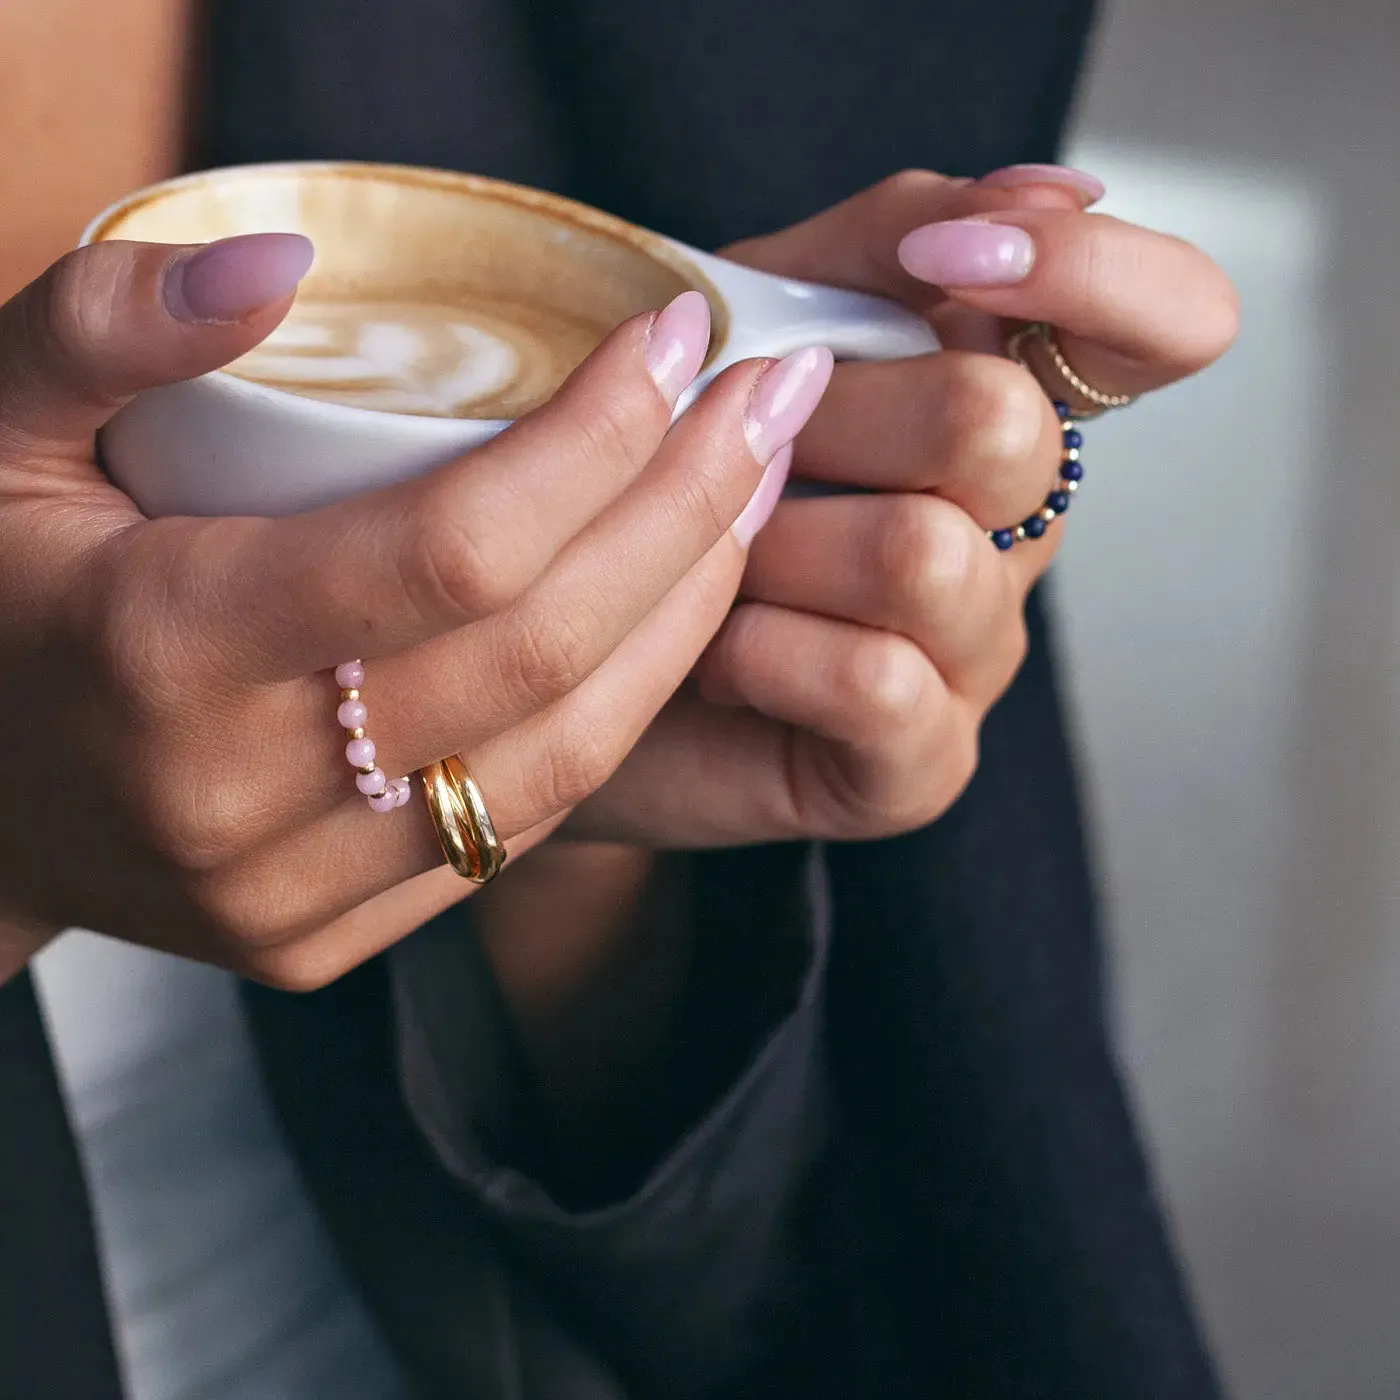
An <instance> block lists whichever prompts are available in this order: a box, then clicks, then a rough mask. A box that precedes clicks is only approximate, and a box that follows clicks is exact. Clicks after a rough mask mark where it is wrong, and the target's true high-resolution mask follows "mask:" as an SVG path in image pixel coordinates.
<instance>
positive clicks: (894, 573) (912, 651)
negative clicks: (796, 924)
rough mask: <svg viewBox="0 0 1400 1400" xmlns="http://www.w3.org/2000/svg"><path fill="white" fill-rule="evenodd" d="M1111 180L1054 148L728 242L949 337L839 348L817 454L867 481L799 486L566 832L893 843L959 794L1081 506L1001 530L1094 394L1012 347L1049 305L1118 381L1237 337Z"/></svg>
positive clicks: (814, 442)
mask: <svg viewBox="0 0 1400 1400" xmlns="http://www.w3.org/2000/svg"><path fill="white" fill-rule="evenodd" d="M1096 194H1097V191H1096V190H1095V189H1094V187H1093V182H1092V181H1089V180H1087V179H1086V178H1085V177H1083V176H1078V175H1076V174H1075V173H1073V172H1068V171H1059V170H1057V169H1053V168H1045V167H1020V168H1016V169H1013V170H1010V171H1002V172H998V173H997V174H995V175H992V176H989V177H987V178H986V179H985V180H983V181H980V182H977V183H971V182H967V181H955V180H948V179H945V178H943V177H941V176H937V175H931V174H927V173H923V172H911V173H906V174H903V175H899V176H896V177H894V178H893V179H890V180H887V181H885V182H883V183H882V184H880V185H878V186H876V187H875V188H873V189H871V190H868V191H866V192H865V193H863V194H860V195H858V196H856V197H855V198H854V199H851V200H849V201H847V202H846V203H844V204H841V205H838V206H836V207H835V208H833V209H830V210H828V211H826V212H825V213H823V214H821V215H818V216H817V217H816V218H814V219H811V220H809V221H808V222H806V223H804V224H800V225H797V226H795V227H794V228H791V229H788V230H786V231H784V232H782V233H778V234H774V235H772V236H771V237H767V238H763V239H758V240H755V241H752V242H749V243H744V244H741V245H738V246H736V247H735V248H732V249H730V250H729V252H728V255H729V256H731V257H733V258H734V259H735V260H736V261H740V262H744V263H748V264H750V265H752V266H755V267H760V268H763V269H765V270H768V271H771V272H775V273H779V274H782V275H784V276H790V277H799V278H804V279H808V280H811V281H819V282H829V283H835V284H840V285H845V286H850V287H857V288H860V289H863V290H867V291H872V292H877V293H881V294H884V295H886V296H891V297H895V298H897V299H899V300H900V301H903V302H904V303H906V304H907V305H909V306H910V307H912V308H914V309H915V310H917V311H919V312H921V313H922V314H924V315H925V316H927V318H928V319H929V321H930V323H931V324H932V325H933V327H934V329H935V330H936V331H937V333H938V335H939V338H940V341H941V342H942V344H943V346H944V347H945V348H944V350H943V352H942V353H939V354H935V355H930V356H926V357H923V358H920V359H915V360H904V361H897V362H889V363H881V364H868V363H849V364H843V365H840V366H838V368H837V371H836V375H835V378H834V379H833V382H832V385H831V387H830V389H829V390H828V392H827V395H826V398H825V400H824V401H823V403H822V405H821V406H820V407H819V408H818V410H817V413H816V415H815V416H814V417H813V419H812V420H811V423H810V424H809V426H808V427H807V429H806V430H805V431H804V433H803V434H802V436H801V438H800V439H799V440H798V443H797V446H796V459H795V465H794V475H795V476H798V477H807V478H812V479H814V480H817V481H821V482H828V483H833V484H836V485H840V486H846V487H854V488H859V489H860V491H861V494H846V495H825V496H820V497H815V498H791V497H790V498H788V499H785V500H784V501H783V502H782V503H781V504H780V505H779V506H778V508H777V510H776V511H775V513H774V514H773V516H772V519H771V521H770V523H769V524H768V525H767V526H766V528H764V529H763V531H762V532H761V533H760V534H759V535H758V536H757V538H756V540H755V541H754V544H753V547H752V551H751V554H750V559H749V564H748V570H747V573H746V575H745V579H744V585H743V591H742V597H741V600H740V602H739V604H738V605H737V606H736V607H735V609H734V610H733V612H732V613H731V615H730V617H729V619H728V621H727V622H726V623H725V625H724V627H723V629H722V630H721V632H720V633H719V635H718V637H717V638H716V639H715V641H714V643H713V645H712V646H711V647H710V649H709V651H708V653H707V654H706V656H705V657H704V659H703V660H702V662H701V664H700V666H699V667H698V668H697V671H696V673H695V677H694V680H693V682H692V684H690V685H688V686H687V688H686V689H685V690H684V691H682V692H681V693H680V694H679V695H678V696H677V697H676V698H675V699H674V700H673V701H672V702H671V703H670V705H669V706H668V707H667V709H666V710H665V711H664V712H663V713H662V715H661V716H660V717H659V718H658V719H657V721H656V722H655V723H654V724H653V726H652V727H651V729H650V730H649V731H648V733H647V735H646V736H645V738H644V739H643V740H642V741H641V743H640V744H639V745H638V746H637V748H636V749H635V750H634V751H633V753H632V755H631V756H630V758H629V759H628V760H627V761H626V762H625V763H624V765H623V767H622V768H621V770H620V771H619V772H618V773H617V774H616V776H615V777H614V778H613V779H612V780H611V781H610V782H609V783H608V784H607V785H606V786H605V787H604V788H603V789H601V790H600V791H599V792H598V793H597V794H596V795H595V796H593V797H592V798H590V799H589V800H588V801H587V802H585V803H584V804H583V806H582V807H580V808H579V809H578V810H577V811H576V812H575V813H574V815H573V817H572V818H571V819H570V821H569V823H568V825H567V826H566V828H565V833H564V834H566V835H575V836H579V837H584V838H588V839H600V840H614V841H623V842H630V843H635V844H640V845H647V846H662V845H671V846H686V847H694V846H708V845H733V844H741V843H745V842H758V841H770V840H783V839H790V838H797V837H811V838H826V839H860V838H873V837H879V836H884V835H889V834H893V833H896V832H900V831H904V830H909V829H912V828H914V827H915V826H919V825H922V824H924V823H926V822H928V821H930V820H932V819H934V818H935V817H937V816H939V815H940V814H941V813H942V812H943V811H945V810H946V809H947V808H948V807H949V806H950V805H951V804H952V802H953V801H954V800H955V799H956V797H957V796H958V794H959V793H960V792H961V791H962V789H963V787H964V786H965V785H966V783H967V782H968V780H969V779H970V777H971V775H972V773H973V770H974V768H975V766H976V754H977V735H978V731H979V728H980V726H981V723H982V720H983V719H984V717H985V716H986V714H987V712H988V710H989V709H990V708H991V706H992V705H993V704H994V703H995V702H996V700H997V699H998V697H999V696H1000V695H1001V694H1002V693H1003V691H1004V690H1005V689H1006V687H1007V686H1008V685H1009V684H1010V682H1011V680H1012V678H1013V676H1014V675H1015V673H1016V671H1017V669H1018V667H1019V665H1020V663H1021V660H1022V658H1023V656H1024V653H1025V646H1026V632H1025V624H1024V621H1023V610H1024V604H1025V599H1026V595H1027V593H1028V592H1029V590H1030V588H1031V587H1032V585H1033V584H1034V583H1035V581H1036V580H1037V579H1038V578H1039V577H1040V575H1041V574H1042V573H1043V572H1044V570H1045V569H1046V567H1047V566H1048V564H1049V563H1050V560H1051V558H1052V557H1053V555H1054V553H1055V550H1056V548H1057V547H1058V545H1059V542H1060V539H1061V537H1062V533H1063V530H1064V528H1065V526H1064V523H1063V522H1061V521H1060V520H1056V521H1055V522H1054V523H1053V524H1052V525H1050V527H1049V528H1048V529H1047V530H1046V532H1045V534H1044V536H1043V537H1042V538H1040V539H1038V540H1026V541H1024V542H1022V543H1018V544H1017V545H1016V546H1015V547H1014V548H1012V549H1010V550H1009V551H1006V552H1001V551H999V550H998V549H997V548H995V547H994V545H993V544H992V543H991V541H990V540H989V539H988V538H987V531H988V530H991V529H996V528H999V527H1003V526H1007V525H1014V524H1015V522H1017V521H1019V520H1022V519H1024V518H1025V517H1027V516H1028V515H1030V514H1032V513H1033V512H1034V511H1035V510H1036V509H1037V508H1038V507H1039V506H1040V505H1041V504H1042V503H1043V502H1044V499H1045V496H1046V493H1047V491H1049V490H1050V488H1051V487H1052V486H1053V485H1054V484H1055V482H1056V476H1057V471H1058V467H1059V463H1060V458H1061V445H1062V444H1061V428H1062V425H1061V424H1060V422H1059V421H1058V419H1057V417H1056V414H1055V411H1054V409H1053V407H1052V403H1051V400H1052V397H1053V398H1059V399H1065V400H1067V401H1069V402H1070V404H1071V406H1072V407H1073V408H1074V409H1076V410H1079V409H1083V408H1085V407H1087V405H1086V404H1085V403H1084V402H1083V401H1082V400H1079V399H1077V398H1076V396H1075V394H1074V393H1073V391H1072V390H1070V389H1069V387H1068V385H1067V384H1065V382H1064V381H1063V380H1062V379H1061V378H1060V376H1059V375H1058V374H1057V372H1056V371H1055V369H1054V367H1053V366H1052V365H1051V364H1050V363H1049V362H1048V359H1047V357H1046V356H1045V352H1044V347H1043V346H1041V345H1038V344H1036V343H1034V342H1032V343H1031V345H1030V346H1029V347H1028V358H1029V359H1030V361H1031V363H1032V366H1033V368H1034V370H1035V374H1034V376H1033V375H1032V373H1030V372H1028V371H1027V370H1026V369H1023V368H1021V367H1020V366H1018V365H1017V364H1015V363H1013V362H1012V361H1010V360H1009V359H1007V358H1006V357H1005V351H1004V343H1005V339H1006V335H1007V333H1008V331H1011V330H1013V329H1014V328H1015V327H1016V325H1017V324H1018V323H1024V322H1032V321H1047V322H1049V323H1051V324H1052V325H1054V326H1055V327H1056V328H1057V331H1058V335H1059V340H1060V344H1061V346H1062V348H1063V351H1064V354H1065V356H1066V358H1067V360H1068V362H1069V363H1070V364H1071V365H1073V366H1074V368H1075V369H1076V370H1077V371H1078V373H1079V374H1080V375H1082V376H1083V378H1084V379H1085V380H1087V381H1088V382H1089V383H1091V384H1093V385H1095V386H1096V387H1097V388H1099V389H1100V390H1102V391H1103V392H1105V393H1112V394H1123V393H1127V394H1139V393H1142V392H1145V391H1148V390H1151V389H1156V388H1159V387H1161V386H1163V385H1165V384H1169V383H1171V382H1173V381H1175V380H1178V379H1181V378H1184V377H1185V376H1187V375H1190V374H1193V373H1195V372H1196V371H1198V370H1200V369H1202V368H1204V367H1205V366H1207V365H1209V364H1210V363H1212V362H1213V361H1214V360H1215V359H1217V358H1218V357H1219V356H1220V355H1221V354H1223V353H1224V351H1225V350H1226V349H1227V348H1228V347H1229V346H1230V344H1231V342H1232V340H1233V339H1234V335H1235V330H1236V319H1237V310H1236V301H1235V296H1234V292H1233V290H1232V288H1231V286H1230V283H1229V282H1228V280H1227V279H1226V277H1225V276H1224V274H1223V273H1222V272H1221V271H1220V269H1219V268H1217V267H1216V266H1215V264H1214V263H1212V262H1211V261H1210V259H1209V258H1207V257H1206V256H1205V255H1204V254H1203V253H1201V252H1200V251H1198V250H1197V249H1195V248H1193V247H1190V246H1189V245H1187V244H1185V243H1182V242H1180V241H1179V240H1177V239H1174V238H1171V237H1168V236H1166V235H1163V234H1158V233H1153V232H1150V231H1148V230H1145V229H1142V228H1139V227H1136V226H1133V225H1131V224H1126V223H1122V222H1120V221H1118V220H1116V219H1113V218H1108V217H1105V216H1101V215H1096V214H1090V213H1088V212H1086V209H1087V206H1088V205H1089V204H1090V203H1091V202H1093V199H1094V198H1095V196H1096ZM1037 380H1039V382H1037Z"/></svg>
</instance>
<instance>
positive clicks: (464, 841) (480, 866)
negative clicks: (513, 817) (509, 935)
mask: <svg viewBox="0 0 1400 1400" xmlns="http://www.w3.org/2000/svg"><path fill="white" fill-rule="evenodd" d="M419 776H420V777H421V778H422V779H423V795H424V797H426V799H427V802H428V812H429V814H430V815H431V816H432V819H433V825H434V826H435V827H436V828H437V834H438V840H439V841H440V842H442V853H443V855H445V856H446V857H447V863H448V864H449V865H450V866H451V867H452V868H453V870H455V871H456V872H457V873H458V874H459V875H460V876H461V877H462V878H463V879H464V880H470V881H471V882H472V883H473V884H474V885H484V884H486V882H487V881H488V880H494V879H495V878H496V876H497V875H499V874H500V872H501V867H502V866H503V865H504V864H505V863H506V848H505V847H504V846H503V845H502V844H501V841H500V838H499V837H498V836H497V835H496V828H495V826H493V825H492V822H491V814H490V813H489V812H488V811H487V810H486V802H485V800H484V799H483V798H482V796H481V789H480V788H479V787H477V785H476V782H475V780H474V779H473V778H472V775H471V773H470V771H469V770H468V768H467V765H466V764H465V763H463V762H462V760H461V759H460V758H458V757H456V756H455V755H453V756H452V757H451V758H444V759H443V760H442V761H441V762H440V763H430V764H428V766H427V767H426V768H424V769H423V771H422V772H421V774H420V775H419Z"/></svg>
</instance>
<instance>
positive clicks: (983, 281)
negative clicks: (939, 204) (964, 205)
mask: <svg viewBox="0 0 1400 1400" xmlns="http://www.w3.org/2000/svg"><path fill="white" fill-rule="evenodd" d="M899 262H900V265H901V266H902V267H903V268H904V270H905V271H906V272H907V273H908V274H909V275H910V276H911V277H917V278H918V279H919V280H920V281H922V282H931V283H933V285H934V286H936V287H1006V286H1012V285H1014V284H1015V283H1017V282H1023V281H1025V279H1026V278H1027V277H1028V276H1029V275H1030V270H1031V268H1032V267H1033V266H1034V265H1035V240H1034V239H1033V238H1032V237H1031V236H1030V234H1028V233H1027V232H1026V231H1025V229H1021V228H1016V227H1014V226H1013V225H1010V224H993V223H988V222H987V221H986V220H985V219H951V220H949V221H948V222H946V223H941V224H925V225H924V227H923V228H916V229H915V230H914V231H913V233H910V234H907V235H905V237H904V239H903V241H902V242H901V243H900V245H899Z"/></svg>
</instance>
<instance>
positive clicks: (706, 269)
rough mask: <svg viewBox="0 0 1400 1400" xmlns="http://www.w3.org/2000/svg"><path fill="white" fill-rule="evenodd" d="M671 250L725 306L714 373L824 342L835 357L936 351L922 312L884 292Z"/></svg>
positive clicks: (688, 250)
mask: <svg viewBox="0 0 1400 1400" xmlns="http://www.w3.org/2000/svg"><path fill="white" fill-rule="evenodd" d="M678 251H680V252H682V253H683V254H684V256H686V257H687V258H689V259H690V260H692V261H693V262H696V263H698V264H699V266H700V270H701V271H702V272H703V273H704V274H705V276H706V277H708V278H709V280H710V281H711V282H712V283H713V284H714V286H715V289H716V290H717V291H718V292H719V294H720V296H721V297H722V298H723V300H724V302H725V303H726V305H727V307H728V310H729V317H730V325H729V329H728V335H727V337H726V339H725V342H724V343H723V345H722V346H721V348H720V354H719V355H718V356H716V359H715V362H713V368H715V369H716V370H717V369H719V368H722V367H723V365H725V364H733V363H734V362H735V361H736V360H743V359H748V358H750V357H751V356H757V355H765V356H774V357H780V356H783V355H787V354H790V353H791V352H792V351H794V350H801V349H803V348H804V347H805V346H808V345H825V346H826V347H827V348H828V349H830V351H831V352H832V354H833V355H835V356H836V358H837V359H838V360H902V359H907V358H908V357H910V356H912V355H927V354H929V353H930V352H932V351H934V350H937V349H938V348H939V344H938V337H937V336H936V335H934V333H933V330H932V329H931V328H930V326H929V324H928V322H927V321H925V320H924V319H923V317H922V316H918V315H916V314H915V313H914V312H912V311H910V310H909V309H908V307H905V306H900V305H899V304H897V303H896V302H893V301H887V300H886V299H885V298H884V297H876V296H870V295H867V294H866V293H864V292H853V291H849V290H847V289H845V288H843V287H826V286H821V285H820V284H818V283H815V282H798V281H795V280H793V279H791V278H786V277H777V276H774V275H773V274H772V273H769V272H759V271H757V270H756V269H754V268H751V267H744V266H742V265H741V264H739V263H733V262H729V261H728V260H727V259H725V258H719V257H715V256H714V255H713V254H710V253H699V252H697V251H696V250H695V249H692V248H683V247H678Z"/></svg>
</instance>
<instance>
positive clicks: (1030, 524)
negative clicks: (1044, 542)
mask: <svg viewBox="0 0 1400 1400" xmlns="http://www.w3.org/2000/svg"><path fill="white" fill-rule="evenodd" d="M1021 528H1022V529H1023V530H1024V531H1025V532H1026V538H1027V539H1028V540H1038V539H1039V538H1040V537H1041V536H1042V535H1043V534H1044V533H1045V522H1044V521H1043V520H1042V519H1041V518H1040V517H1039V516H1038V515H1032V516H1029V517H1028V518H1027V519H1025V520H1023V521H1022V522H1021Z"/></svg>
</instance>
